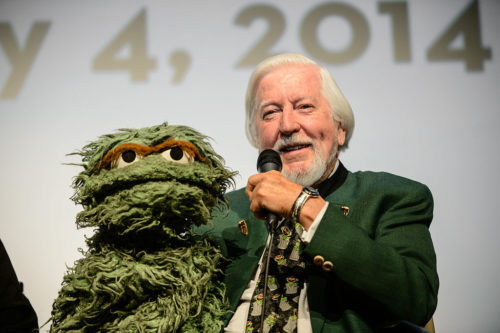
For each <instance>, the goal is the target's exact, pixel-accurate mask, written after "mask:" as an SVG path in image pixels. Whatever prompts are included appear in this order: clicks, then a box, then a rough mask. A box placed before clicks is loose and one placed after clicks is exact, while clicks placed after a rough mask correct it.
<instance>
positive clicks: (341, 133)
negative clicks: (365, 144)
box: [337, 124, 345, 147]
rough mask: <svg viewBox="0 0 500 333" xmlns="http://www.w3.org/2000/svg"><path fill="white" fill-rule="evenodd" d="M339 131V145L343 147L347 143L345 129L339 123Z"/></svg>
mask: <svg viewBox="0 0 500 333" xmlns="http://www.w3.org/2000/svg"><path fill="white" fill-rule="evenodd" d="M337 132H338V133H337V144H338V145H339V147H341V146H343V145H344V143H345V129H343V128H342V127H341V126H340V124H339V128H338V131H337Z"/></svg>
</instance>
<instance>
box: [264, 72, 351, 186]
mask: <svg viewBox="0 0 500 333" xmlns="http://www.w3.org/2000/svg"><path fill="white" fill-rule="evenodd" d="M321 90H322V82H321V77H320V74H319V72H318V70H317V68H316V67H315V66H313V65H286V66H283V67H279V68H278V69H275V70H273V71H272V72H270V73H268V74H266V75H265V76H264V77H263V78H262V79H261V81H260V83H259V86H258V88H257V94H256V102H257V112H256V123H255V125H256V129H257V139H258V143H259V148H260V150H264V149H269V148H270V149H275V150H277V151H278V152H279V153H280V155H281V160H282V162H283V174H285V175H287V177H288V176H289V175H290V176H291V177H289V178H291V179H292V180H295V181H296V182H298V183H300V182H299V181H297V179H298V178H297V176H298V177H299V179H300V178H301V177H302V178H303V176H304V175H308V174H311V173H314V175H310V177H308V178H307V177H306V180H304V182H305V183H304V184H302V185H312V184H313V183H314V182H316V181H317V180H318V179H319V178H321V177H322V176H323V175H324V174H325V173H326V172H331V169H332V167H333V166H332V164H333V163H334V162H335V161H336V158H335V156H336V153H337V147H338V145H343V144H344V141H345V131H344V130H343V129H342V128H341V127H340V126H339V123H338V122H336V121H334V120H333V119H332V117H331V113H330V107H329V105H328V103H327V101H326V100H325V98H324V97H323V95H322V93H321ZM311 177H312V178H313V179H310V178H311Z"/></svg>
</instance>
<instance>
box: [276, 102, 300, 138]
mask: <svg viewBox="0 0 500 333" xmlns="http://www.w3.org/2000/svg"><path fill="white" fill-rule="evenodd" d="M299 128H300V124H299V122H298V121H297V118H296V115H295V112H293V108H284V109H283V111H282V112H281V120H280V132H281V133H283V134H285V135H290V134H292V133H294V132H297V131H298V130H299Z"/></svg>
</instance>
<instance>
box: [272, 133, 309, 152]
mask: <svg viewBox="0 0 500 333" xmlns="http://www.w3.org/2000/svg"><path fill="white" fill-rule="evenodd" d="M299 145H311V146H313V148H314V141H313V140H312V139H311V138H301V137H300V136H298V135H290V136H282V137H280V138H279V139H278V140H277V141H276V142H275V144H274V147H273V149H274V150H276V151H278V152H279V151H281V150H282V149H284V148H287V147H290V146H299Z"/></svg>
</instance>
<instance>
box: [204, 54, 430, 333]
mask: <svg viewBox="0 0 500 333" xmlns="http://www.w3.org/2000/svg"><path fill="white" fill-rule="evenodd" d="M246 112H247V114H246V115H247V118H246V122H247V123H246V126H247V128H246V132H247V136H248V138H249V140H250V142H251V143H252V144H253V145H254V146H255V147H257V148H258V149H259V151H262V150H265V149H269V148H271V149H274V150H275V151H277V152H278V153H279V155H280V157H281V160H282V163H283V169H282V172H281V173H280V172H278V171H269V172H265V173H259V174H256V175H253V176H251V177H250V178H249V179H248V184H247V186H246V188H245V189H240V190H237V191H234V192H231V193H229V194H228V195H227V199H228V202H229V208H230V211H229V213H228V214H226V213H225V212H224V213H222V214H220V216H218V217H216V219H215V221H214V227H213V229H212V230H210V233H211V234H213V235H214V237H215V238H216V240H217V241H218V242H219V243H220V245H221V247H222V250H223V252H224V254H225V255H226V256H227V257H229V258H230V260H231V261H230V263H229V264H228V267H227V269H226V271H225V273H226V275H225V283H226V286H227V295H228V298H229V301H230V303H231V306H232V310H233V311H234V312H233V313H231V314H230V315H229V316H228V324H227V327H226V328H225V331H226V332H245V331H246V332H261V330H262V331H264V332H298V333H304V332H378V331H383V330H384V329H390V328H391V327H394V326H395V325H397V324H398V323H400V322H407V323H414V324H416V325H422V326H423V325H424V324H425V323H426V322H427V321H428V320H429V319H430V318H431V317H432V314H433V313H434V310H435V308H436V302H437V291H438V277H437V273H436V259H435V253H434V249H433V245H432V240H431V236H430V234H429V230H428V228H429V224H430V223H431V220H432V210H433V201H432V196H431V193H430V192H429V190H428V188H427V187H426V186H425V185H422V184H420V183H417V182H414V181H411V180H408V179H405V178H401V177H398V176H394V175H391V174H388V173H376V172H354V173H352V172H350V171H347V170H346V168H345V167H344V166H343V165H342V163H340V161H339V159H338V157H339V151H341V150H343V149H345V148H346V147H347V145H348V143H349V139H350V137H351V135H352V131H353V127H354V118H353V114H352V111H351V108H350V106H349V104H348V102H347V101H346V100H345V98H344V96H343V95H342V93H341V92H340V90H339V88H338V87H337V85H336V84H335V82H334V81H333V79H332V77H331V76H330V74H329V73H328V71H327V70H326V69H325V68H322V67H320V66H318V65H317V64H315V63H314V62H313V61H312V60H310V59H308V58H306V57H304V56H301V55H298V54H282V55H278V56H274V57H271V58H268V59H266V60H264V61H263V62H262V63H261V64H259V65H258V67H257V68H256V70H255V71H254V73H253V75H252V77H251V78H250V81H249V85H248V90H247V97H246ZM268 212H271V213H274V214H276V215H278V216H279V217H280V221H279V224H278V226H277V228H276V229H275V230H272V231H271V232H273V233H274V237H273V242H270V241H269V238H270V237H269V233H268V230H267V228H266V223H265V222H264V221H262V220H264V219H265V216H266V214H267V213H268ZM266 240H267V244H266ZM269 248H271V250H268V249H269ZM268 251H270V252H269V253H268ZM268 254H269V257H270V260H269V264H267V263H266V261H267V257H268ZM266 266H268V268H267V269H266ZM266 270H267V272H266V273H267V275H265V274H264V273H265V271H266ZM265 277H267V279H266V278H265Z"/></svg>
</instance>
